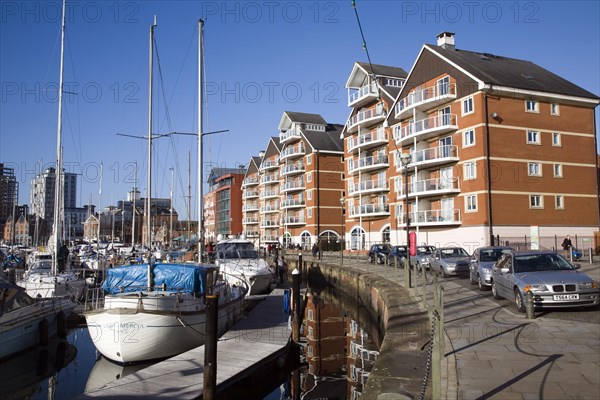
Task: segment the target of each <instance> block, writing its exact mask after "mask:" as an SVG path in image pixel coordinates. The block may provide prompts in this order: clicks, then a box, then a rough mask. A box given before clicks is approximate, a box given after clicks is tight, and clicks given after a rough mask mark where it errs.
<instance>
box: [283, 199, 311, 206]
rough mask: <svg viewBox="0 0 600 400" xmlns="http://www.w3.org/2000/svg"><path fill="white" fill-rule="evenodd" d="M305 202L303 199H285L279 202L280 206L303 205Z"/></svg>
mask: <svg viewBox="0 0 600 400" xmlns="http://www.w3.org/2000/svg"><path fill="white" fill-rule="evenodd" d="M305 204H306V202H305V201H304V199H286V200H284V201H282V202H281V208H294V207H303V206H304V205H305Z"/></svg>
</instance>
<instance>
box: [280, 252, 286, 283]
mask: <svg viewBox="0 0 600 400" xmlns="http://www.w3.org/2000/svg"><path fill="white" fill-rule="evenodd" d="M287 267H288V264H287V262H286V261H285V259H284V258H283V256H281V257H280V258H279V260H277V275H278V277H279V283H283V282H284V281H285V276H286V273H287Z"/></svg>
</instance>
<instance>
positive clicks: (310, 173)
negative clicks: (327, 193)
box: [306, 172, 312, 182]
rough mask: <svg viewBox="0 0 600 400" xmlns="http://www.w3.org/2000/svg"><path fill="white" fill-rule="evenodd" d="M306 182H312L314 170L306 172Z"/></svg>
mask: <svg viewBox="0 0 600 400" xmlns="http://www.w3.org/2000/svg"><path fill="white" fill-rule="evenodd" d="M306 182H312V172H307V173H306Z"/></svg>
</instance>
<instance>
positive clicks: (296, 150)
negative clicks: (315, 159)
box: [279, 144, 305, 160]
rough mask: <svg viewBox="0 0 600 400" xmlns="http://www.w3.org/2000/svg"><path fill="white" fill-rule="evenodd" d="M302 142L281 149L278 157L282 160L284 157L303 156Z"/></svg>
mask: <svg viewBox="0 0 600 400" xmlns="http://www.w3.org/2000/svg"><path fill="white" fill-rule="evenodd" d="M304 152H305V150H304V144H301V145H299V146H290V147H286V148H285V149H283V151H282V152H281V154H280V155H279V159H280V160H282V159H284V158H289V157H295V156H301V155H302V156H303V155H304Z"/></svg>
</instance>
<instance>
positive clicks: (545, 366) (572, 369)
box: [352, 262, 600, 400]
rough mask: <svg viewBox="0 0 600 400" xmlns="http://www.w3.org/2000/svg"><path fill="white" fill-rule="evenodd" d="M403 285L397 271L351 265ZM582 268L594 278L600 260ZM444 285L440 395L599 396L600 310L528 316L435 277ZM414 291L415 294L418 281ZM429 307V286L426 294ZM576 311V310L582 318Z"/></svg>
mask: <svg viewBox="0 0 600 400" xmlns="http://www.w3.org/2000/svg"><path fill="white" fill-rule="evenodd" d="M352 266H353V267H357V268H360V269H361V270H365V271H369V272H373V273H377V274H379V275H381V276H384V277H386V278H387V279H390V280H392V281H395V282H397V283H399V284H400V285H402V286H404V273H403V270H402V269H397V270H396V269H394V268H393V267H387V266H380V265H373V264H365V263H356V264H353V265H352ZM581 266H582V269H581V270H582V271H583V272H585V273H587V274H588V275H590V276H592V277H593V278H594V279H596V280H600V263H599V262H595V263H593V264H589V263H587V262H582V263H581ZM439 282H440V283H442V284H443V286H444V318H445V332H446V340H445V346H446V349H445V350H446V353H445V357H444V358H443V360H442V396H443V398H445V399H461V400H463V399H464V400H471V399H488V398H489V399H557V400H562V399H591V400H597V399H599V398H600V312H598V311H584V310H577V311H574V313H585V315H586V316H587V315H589V320H588V321H587V322H581V318H579V320H578V321H570V320H568V318H566V319H563V318H561V319H558V318H555V317H552V313H551V312H550V313H547V314H543V313H536V319H533V320H530V319H527V318H526V317H525V315H524V314H520V313H518V312H517V311H516V308H515V306H514V304H513V303H512V302H510V301H508V300H506V301H504V300H503V301H501V302H500V303H501V304H498V303H497V302H496V301H494V300H493V299H492V296H491V292H489V291H488V292H479V290H478V289H477V287H476V286H469V287H464V286H463V285H459V284H458V281H457V279H456V278H449V279H440V280H439ZM413 294H414V295H415V297H417V298H420V299H421V300H422V298H421V294H422V286H421V284H420V283H419V285H418V286H417V288H414V289H413ZM427 300H428V303H429V304H433V294H432V290H431V289H430V290H429V293H428V295H427ZM580 316H581V315H580Z"/></svg>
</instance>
